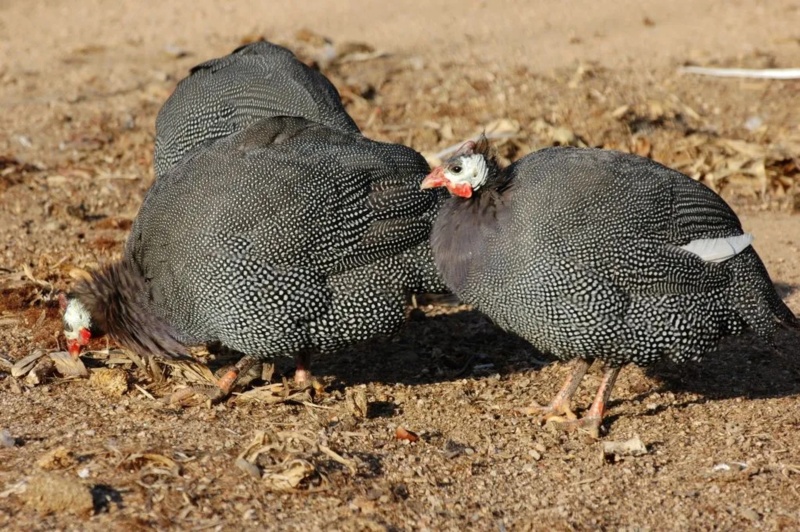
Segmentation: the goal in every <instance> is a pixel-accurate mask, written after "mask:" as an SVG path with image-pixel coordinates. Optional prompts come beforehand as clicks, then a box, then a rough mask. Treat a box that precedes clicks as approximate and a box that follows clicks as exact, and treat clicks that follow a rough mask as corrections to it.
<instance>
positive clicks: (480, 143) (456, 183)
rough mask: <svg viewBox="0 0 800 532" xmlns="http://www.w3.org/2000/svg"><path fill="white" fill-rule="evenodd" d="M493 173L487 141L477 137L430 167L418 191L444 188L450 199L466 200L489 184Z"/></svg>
mask: <svg viewBox="0 0 800 532" xmlns="http://www.w3.org/2000/svg"><path fill="white" fill-rule="evenodd" d="M497 172H498V166H497V161H496V160H495V157H494V154H493V153H492V152H491V149H490V147H489V141H488V140H487V139H486V137H484V136H483V135H481V137H480V138H479V139H478V140H477V142H475V141H471V140H470V141H467V142H465V143H464V145H463V146H461V148H459V150H458V151H457V152H456V154H455V155H454V156H453V157H451V158H450V159H448V160H447V161H445V163H444V164H443V165H442V166H437V167H436V168H434V169H433V170H432V171H431V173H430V174H428V175H427V176H426V177H425V179H423V180H422V183H421V184H420V188H423V189H425V188H436V187H446V188H447V190H449V191H450V194H452V195H454V196H459V197H461V198H470V197H472V194H473V192H474V191H477V190H480V189H481V188H482V187H483V188H485V187H486V186H487V185H488V184H490V183H491V181H492V179H493V178H494V177H495V175H496V174H497Z"/></svg>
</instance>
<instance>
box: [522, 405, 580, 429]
mask: <svg viewBox="0 0 800 532" xmlns="http://www.w3.org/2000/svg"><path fill="white" fill-rule="evenodd" d="M518 411H519V412H520V413H522V414H524V415H526V416H536V417H538V418H539V424H540V425H545V424H547V423H553V422H559V423H561V422H570V421H574V420H576V419H578V416H576V415H575V413H574V412H573V411H572V409H571V408H570V407H569V404H566V403H553V404H550V405H548V406H542V405H540V404H538V403H534V404H533V405H531V406H528V407H526V408H520V409H518Z"/></svg>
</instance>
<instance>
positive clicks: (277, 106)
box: [153, 41, 359, 176]
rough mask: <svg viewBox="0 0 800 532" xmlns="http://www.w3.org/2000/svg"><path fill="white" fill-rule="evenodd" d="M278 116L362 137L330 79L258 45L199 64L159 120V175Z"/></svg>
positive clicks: (273, 47) (156, 162)
mask: <svg viewBox="0 0 800 532" xmlns="http://www.w3.org/2000/svg"><path fill="white" fill-rule="evenodd" d="M275 116H296V117H299V118H305V119H306V120H309V121H311V122H317V123H319V124H323V125H326V126H328V127H331V128H335V129H341V130H342V131H346V132H349V133H358V132H359V130H358V126H356V124H355V122H353V119H352V118H350V116H349V115H348V114H347V112H346V111H345V109H344V107H343V106H342V102H341V99H340V98H339V93H338V92H337V90H336V88H335V87H334V86H333V85H332V84H331V82H330V81H328V78H326V77H325V76H324V75H322V74H321V73H319V72H317V71H316V70H313V69H311V68H309V67H308V66H306V65H305V64H304V63H302V62H301V61H300V60H299V59H297V57H296V56H295V55H294V54H293V53H292V52H291V51H289V50H287V49H286V48H284V47H282V46H278V45H276V44H272V43H270V42H266V41H259V42H255V43H251V44H248V45H245V46H241V47H239V48H237V49H236V50H234V51H233V52H232V53H231V54H229V55H226V56H224V57H220V58H217V59H211V60H209V61H206V62H205V63H202V64H200V65H197V66H196V67H194V68H192V69H191V71H190V74H189V76H187V77H186V78H184V79H183V80H181V82H180V83H178V86H177V87H176V88H175V91H174V92H173V93H172V95H171V96H170V97H169V98H168V99H167V101H166V102H165V103H164V106H163V107H162V108H161V110H160V111H159V113H158V117H157V118H156V140H155V154H154V157H153V165H154V166H155V170H156V176H161V175H163V174H165V173H166V172H167V171H168V170H169V169H170V168H171V167H172V166H173V165H174V164H176V163H177V162H178V161H180V160H181V159H183V157H185V156H186V154H187V153H189V152H190V151H192V150H193V149H195V148H197V147H198V146H202V145H205V144H208V143H209V142H213V141H214V140H216V139H220V138H224V137H227V136H228V135H230V134H232V133H235V132H237V131H241V130H242V129H244V128H246V127H247V126H249V125H250V124H253V123H254V122H256V121H258V120H261V119H262V118H271V117H275Z"/></svg>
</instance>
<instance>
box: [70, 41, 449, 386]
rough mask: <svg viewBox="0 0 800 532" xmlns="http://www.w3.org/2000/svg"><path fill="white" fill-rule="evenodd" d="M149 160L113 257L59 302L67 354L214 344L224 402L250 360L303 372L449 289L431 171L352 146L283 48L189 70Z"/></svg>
mask: <svg viewBox="0 0 800 532" xmlns="http://www.w3.org/2000/svg"><path fill="white" fill-rule="evenodd" d="M154 164H155V169H156V180H155V182H154V184H153V185H152V187H151V188H150V190H149V191H148V193H147V195H146V197H145V200H144V202H143V204H142V207H141V209H140V211H139V214H138V216H137V218H136V220H135V222H134V225H133V228H132V231H131V235H130V237H129V239H128V243H127V245H126V249H125V254H124V257H123V259H122V261H120V262H118V263H115V264H112V265H110V266H108V267H106V268H103V269H101V270H98V271H96V272H94V273H93V274H92V278H91V279H90V280H86V281H82V282H81V283H79V284H78V285H77V286H76V287H75V288H74V289H73V292H72V294H71V295H70V297H69V298H68V299H67V300H65V301H64V304H63V307H64V309H65V314H64V330H65V334H67V335H68V347H69V350H70V352H71V353H73V354H74V355H76V356H77V355H78V354H79V353H80V350H81V349H82V347H83V346H85V345H86V344H87V343H88V341H89V340H90V339H91V338H92V337H96V336H98V335H100V334H104V333H108V334H109V335H111V336H112V337H113V339H115V340H116V341H117V342H119V343H121V344H122V345H124V346H126V347H128V348H129V349H133V350H135V351H137V352H139V353H140V354H141V355H143V356H150V355H161V356H165V357H181V356H185V353H186V349H185V346H187V345H191V344H200V343H207V342H212V341H218V342H221V343H222V344H223V345H225V346H226V347H227V348H229V349H232V350H235V351H239V352H241V353H242V354H243V355H244V358H243V359H242V360H241V361H240V363H239V364H237V366H236V369H235V371H234V373H233V374H230V375H229V374H226V375H225V376H223V377H222V378H220V382H219V383H218V386H219V388H220V389H221V390H222V391H223V393H227V392H228V391H229V390H230V387H231V386H232V383H233V382H234V381H235V378H236V375H237V374H238V372H239V371H243V370H244V369H245V368H246V367H248V364H251V363H252V361H253V360H254V359H257V358H268V357H272V356H277V355H296V356H297V357H298V374H300V373H301V372H302V373H303V374H306V375H307V374H308V372H307V368H308V360H307V355H308V354H309V353H312V352H329V351H333V350H336V349H339V348H341V347H344V346H346V345H349V344H351V343H354V342H358V341H361V340H366V339H369V338H372V337H374V336H376V335H382V334H391V333H393V332H394V331H396V330H397V329H398V328H399V327H400V326H401V325H402V323H403V321H404V311H405V303H406V299H407V296H408V295H409V293H414V292H444V291H446V287H445V286H444V283H443V282H442V280H441V278H440V276H439V274H438V271H437V270H436V267H435V265H434V262H433V257H432V252H431V248H430V243H429V241H428V236H429V233H430V227H431V224H432V222H433V220H434V218H435V216H436V214H437V213H438V208H439V206H440V204H441V202H442V201H443V200H444V199H445V194H439V193H436V192H435V191H420V190H419V183H420V181H421V180H422V178H423V177H424V176H425V173H426V172H427V171H428V169H429V168H428V165H427V163H426V162H425V160H424V159H423V158H422V157H421V156H420V155H419V154H418V153H417V152H415V151H414V150H411V149H409V148H406V147H403V146H398V145H393V144H384V143H378V142H373V141H371V140H369V139H367V138H365V137H363V136H362V135H361V134H360V132H359V130H358V128H357V127H356V125H355V123H354V122H353V121H352V119H351V118H350V117H349V116H348V115H347V113H346V112H345V110H344V108H343V107H342V105H341V102H340V100H339V96H338V93H337V92H336V90H335V89H334V88H333V86H332V85H331V84H330V82H329V81H328V80H327V79H326V78H325V77H324V76H322V75H321V74H319V73H318V72H316V71H313V70H311V69H309V68H308V67H306V66H305V65H303V64H302V63H300V62H299V61H298V60H297V59H296V58H295V57H294V55H293V54H292V53H291V52H289V51H288V50H286V49H284V48H281V47H279V46H275V45H272V44H270V43H266V42H261V43H255V44H252V45H248V46H246V47H243V48H240V49H238V50H236V51H235V52H234V53H232V54H231V55H229V56H225V57H223V58H219V59H214V60H212V61H209V62H206V63H204V64H202V65H200V66H198V67H196V68H195V69H193V71H192V74H191V75H190V76H189V77H188V78H187V79H185V80H183V81H182V82H181V83H179V85H178V87H177V89H176V91H175V93H174V94H173V95H172V96H171V97H170V98H169V100H168V101H167V103H166V104H165V105H164V107H163V108H162V110H161V112H160V113H159V116H158V120H157V125H156V148H155V163H154ZM75 331H77V332H75Z"/></svg>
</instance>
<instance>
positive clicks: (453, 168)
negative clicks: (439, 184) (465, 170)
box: [450, 165, 461, 174]
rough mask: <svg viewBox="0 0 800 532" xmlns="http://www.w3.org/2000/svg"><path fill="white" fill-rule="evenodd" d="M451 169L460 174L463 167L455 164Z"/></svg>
mask: <svg viewBox="0 0 800 532" xmlns="http://www.w3.org/2000/svg"><path fill="white" fill-rule="evenodd" d="M450 170H452V172H453V173H454V174H460V173H461V167H460V166H459V165H455V166H453V167H452V168H450Z"/></svg>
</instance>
